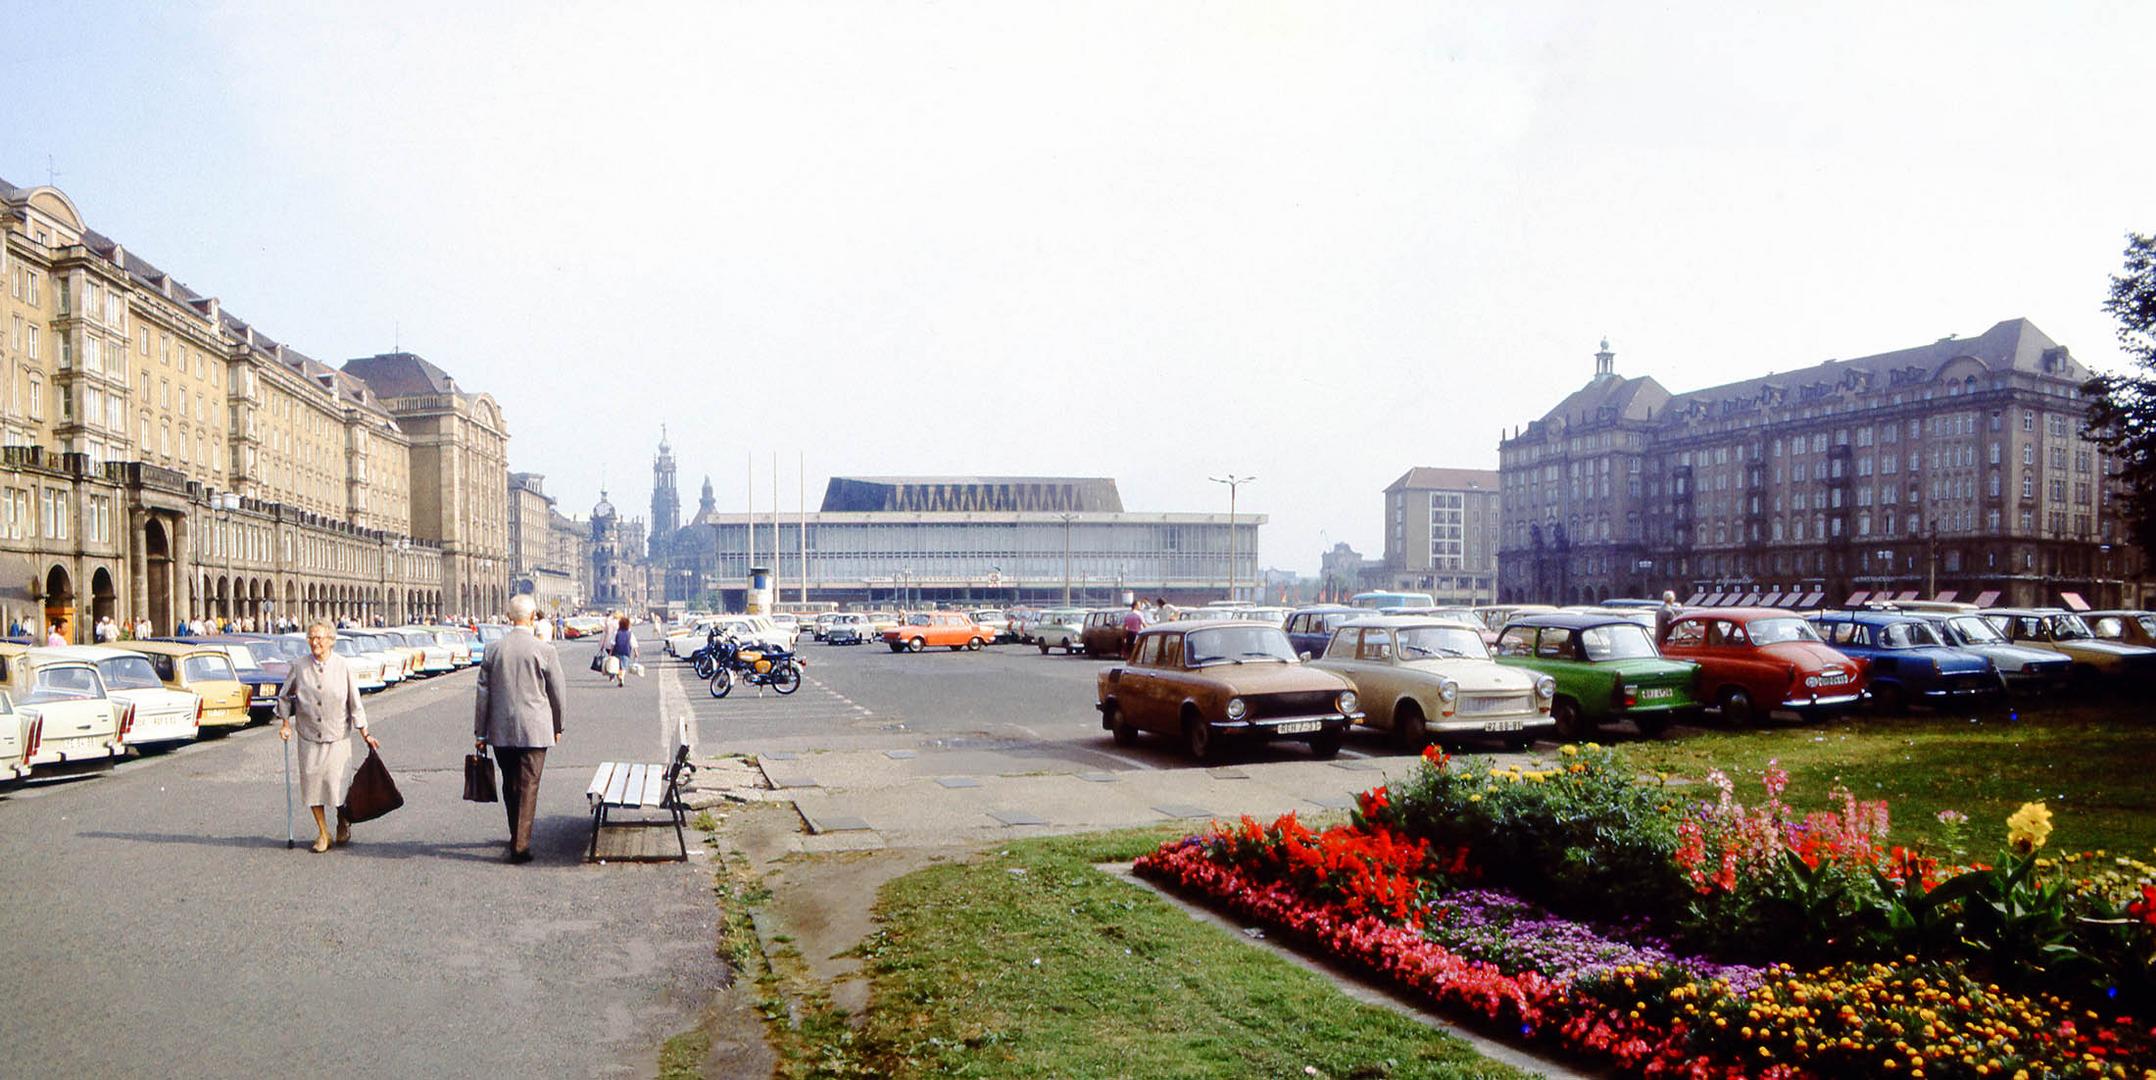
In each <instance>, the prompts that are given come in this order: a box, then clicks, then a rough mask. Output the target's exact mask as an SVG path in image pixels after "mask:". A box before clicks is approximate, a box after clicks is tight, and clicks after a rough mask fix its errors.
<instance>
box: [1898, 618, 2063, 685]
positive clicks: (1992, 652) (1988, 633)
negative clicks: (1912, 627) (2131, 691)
mask: <svg viewBox="0 0 2156 1080" xmlns="http://www.w3.org/2000/svg"><path fill="white" fill-rule="evenodd" d="M1917 617H1918V618H1922V619H1929V620H1930V621H1931V624H1932V627H1933V629H1935V630H1937V631H1938V633H1939V638H1940V640H1942V641H1945V642H1946V643H1947V644H1949V645H1952V646H1954V647H1955V648H1958V649H1967V650H1968V651H1970V652H1973V653H1976V654H1977V655H1979V656H1982V657H1984V658H1985V659H1987V660H1990V661H1991V666H1992V667H1995V668H1997V669H1999V676H2000V677H2001V678H2003V679H2005V680H2006V687H2007V689H2008V691H2010V692H2012V693H2016V694H2044V693H2051V692H2054V691H2057V690H2060V689H2063V688H2064V687H2065V686H2066V685H2067V681H2068V680H2069V679H2070V678H2071V676H2072V674H2073V668H2074V662H2073V661H2072V660H2070V659H2068V658H2067V657H2065V656H2062V655H2060V654H2058V653H2055V652H2052V651H2051V650H2049V649H2032V648H2029V647H2028V646H2026V645H2016V644H2014V643H2013V642H2011V641H2008V640H2006V635H2004V634H2001V633H1999V628H1998V627H1996V626H1993V625H1991V622H1990V620H1988V619H1985V618H1984V617H1983V616H1981V615H1947V614H1940V613H1936V612H1918V613H1917Z"/></svg>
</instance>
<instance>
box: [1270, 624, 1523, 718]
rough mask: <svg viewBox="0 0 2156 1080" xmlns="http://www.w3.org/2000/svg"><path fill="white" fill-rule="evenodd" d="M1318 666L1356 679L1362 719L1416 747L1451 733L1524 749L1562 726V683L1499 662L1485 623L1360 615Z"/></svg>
mask: <svg viewBox="0 0 2156 1080" xmlns="http://www.w3.org/2000/svg"><path fill="white" fill-rule="evenodd" d="M1310 666H1311V667H1314V668H1317V669H1319V670H1321V671H1330V672H1332V673H1333V674H1335V675H1339V676H1341V677H1342V678H1345V679H1347V680H1348V681H1349V682H1351V683H1353V684H1355V693H1356V696H1357V698H1359V699H1360V700H1361V702H1362V709H1363V720H1362V723H1363V724H1364V725H1365V726H1367V727H1370V728H1373V729H1376V730H1379V731H1385V732H1389V733H1391V735H1392V737H1393V740H1394V741H1395V742H1397V743H1399V744H1400V745H1402V746H1403V747H1405V748H1407V749H1410V750H1419V749H1421V748H1422V747H1423V746H1424V745H1425V744H1427V743H1428V742H1429V741H1430V740H1431V739H1432V738H1434V737H1438V736H1448V735H1490V736H1495V737H1497V738H1499V739H1502V740H1503V741H1504V743H1505V745H1506V746H1507V747H1509V748H1511V749H1515V750H1519V749H1525V748H1526V746H1527V744H1528V743H1529V742H1530V741H1532V740H1533V739H1534V737H1535V736H1536V735H1537V734H1546V733H1550V732H1554V731H1555V730H1556V727H1557V722H1556V720H1554V719H1553V718H1552V717H1551V716H1550V705H1551V702H1552V701H1554V700H1555V699H1556V696H1557V683H1556V680H1554V679H1551V678H1550V677H1549V676H1547V675H1539V674H1537V673H1535V672H1531V671H1523V670H1520V669H1518V668H1510V667H1505V666H1503V665H1501V664H1499V663H1498V662H1497V661H1496V660H1493V659H1491V657H1490V650H1489V647H1488V646H1486V645H1484V644H1483V643H1482V634H1481V632H1480V630H1479V628H1478V627H1474V626H1470V625H1467V624H1465V623H1462V622H1457V621H1453V620H1450V619H1429V618H1423V617H1420V616H1414V615H1384V616H1373V617H1370V618H1363V619H1355V620H1353V621H1351V622H1348V623H1346V624H1344V625H1342V626H1341V627H1340V628H1338V629H1336V630H1334V631H1333V637H1332V641H1331V642H1330V643H1329V644H1328V645H1327V646H1326V647H1325V655H1324V657H1323V658H1321V659H1317V660H1312V661H1310Z"/></svg>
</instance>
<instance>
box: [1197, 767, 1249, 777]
mask: <svg viewBox="0 0 2156 1080" xmlns="http://www.w3.org/2000/svg"><path fill="white" fill-rule="evenodd" d="M1205 775H1207V776H1210V777H1212V778H1213V779H1215V780H1248V779H1250V774H1249V773H1247V772H1244V771H1243V770H1241V769H1238V768H1235V767H1234V766H1232V765H1231V766H1228V767H1225V768H1219V769H1207V770H1205Z"/></svg>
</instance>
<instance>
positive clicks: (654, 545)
mask: <svg viewBox="0 0 2156 1080" xmlns="http://www.w3.org/2000/svg"><path fill="white" fill-rule="evenodd" d="M680 527H681V494H680V493H679V492H678V491H676V490H675V489H674V448H673V446H672V445H671V444H669V443H668V442H667V441H666V425H665V424H660V425H659V456H657V457H655V458H653V459H652V460H651V535H650V536H649V537H648V538H647V540H648V543H649V548H650V550H649V554H650V556H651V560H652V561H653V562H659V561H662V559H663V556H664V554H665V551H666V542H667V541H668V540H671V539H672V538H673V536H674V530H676V529H679V528H680Z"/></svg>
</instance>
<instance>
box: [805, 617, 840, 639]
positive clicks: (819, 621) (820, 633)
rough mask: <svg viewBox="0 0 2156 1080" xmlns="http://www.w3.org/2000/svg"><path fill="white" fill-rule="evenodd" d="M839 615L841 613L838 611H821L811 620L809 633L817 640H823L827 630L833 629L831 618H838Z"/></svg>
mask: <svg viewBox="0 0 2156 1080" xmlns="http://www.w3.org/2000/svg"><path fill="white" fill-rule="evenodd" d="M838 615H839V613H838V612H836V611H825V612H821V613H819V614H818V615H817V616H816V617H815V618H814V619H811V620H810V621H809V633H810V634H811V635H812V636H814V637H815V639H816V640H818V641H822V640H823V638H824V634H825V632H827V631H829V630H830V629H831V620H833V619H836V618H838Z"/></svg>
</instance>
